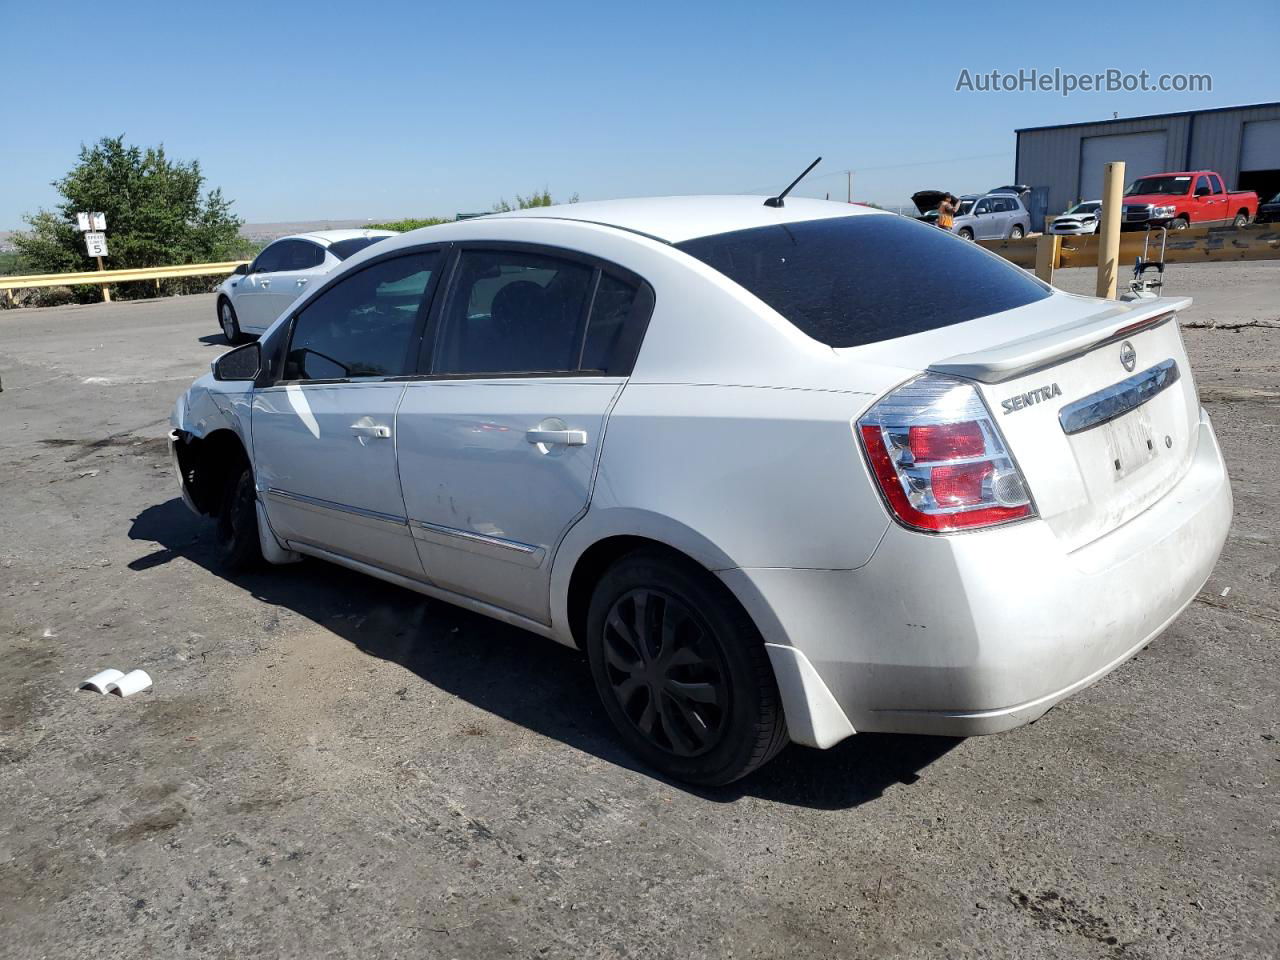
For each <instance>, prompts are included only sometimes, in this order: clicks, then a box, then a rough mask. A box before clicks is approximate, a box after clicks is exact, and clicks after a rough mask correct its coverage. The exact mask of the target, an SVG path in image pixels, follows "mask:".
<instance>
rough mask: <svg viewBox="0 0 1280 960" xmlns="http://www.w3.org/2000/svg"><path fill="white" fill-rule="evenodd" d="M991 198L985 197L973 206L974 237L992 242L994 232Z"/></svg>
mask: <svg viewBox="0 0 1280 960" xmlns="http://www.w3.org/2000/svg"><path fill="white" fill-rule="evenodd" d="M992 219H993V217H992V212H991V198H990V197H983V198H982V199H981V200H979V201H978V202H977V203H975V204H974V205H973V235H974V237H976V238H977V239H979V240H990V239H991V237H992V236H994V234H993V232H992V230H993V227H992Z"/></svg>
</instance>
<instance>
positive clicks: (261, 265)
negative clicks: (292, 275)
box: [251, 240, 289, 273]
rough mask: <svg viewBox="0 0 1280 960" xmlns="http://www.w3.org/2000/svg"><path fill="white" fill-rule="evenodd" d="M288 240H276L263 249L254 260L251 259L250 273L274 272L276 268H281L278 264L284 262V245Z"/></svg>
mask: <svg viewBox="0 0 1280 960" xmlns="http://www.w3.org/2000/svg"><path fill="white" fill-rule="evenodd" d="M288 242H289V241H287V240H277V241H276V242H275V243H273V244H271V246H269V247H267V248H266V249H265V250H263V251H262V252H261V253H260V254H258V257H257V259H256V260H254V261H253V269H252V271H251V272H252V273H274V272H275V271H277V270H283V269H284V268H283V267H282V266H280V265H281V264H282V263H284V254H285V249H284V248H285V246H286V244H287V243H288Z"/></svg>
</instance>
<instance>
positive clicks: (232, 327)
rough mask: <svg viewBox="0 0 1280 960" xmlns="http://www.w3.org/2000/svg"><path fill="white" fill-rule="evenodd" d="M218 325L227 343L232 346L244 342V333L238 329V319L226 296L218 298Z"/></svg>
mask: <svg viewBox="0 0 1280 960" xmlns="http://www.w3.org/2000/svg"><path fill="white" fill-rule="evenodd" d="M218 326H219V327H221V328H222V335H223V336H224V337H226V338H227V343H229V344H232V345H233V346H234V345H236V344H239V343H244V342H245V339H246V338H245V335H244V334H243V333H242V332H241V331H240V319H239V318H238V317H237V316H236V308H235V307H233V306H232V305H231V301H230V300H228V299H227V298H226V297H221V298H219V300H218Z"/></svg>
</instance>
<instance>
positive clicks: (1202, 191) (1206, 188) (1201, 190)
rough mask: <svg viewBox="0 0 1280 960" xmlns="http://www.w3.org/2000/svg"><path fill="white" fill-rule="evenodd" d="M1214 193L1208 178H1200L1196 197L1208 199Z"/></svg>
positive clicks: (1197, 183)
mask: <svg viewBox="0 0 1280 960" xmlns="http://www.w3.org/2000/svg"><path fill="white" fill-rule="evenodd" d="M1211 193H1213V187H1212V186H1210V185H1209V178H1208V177H1200V178H1199V179H1197V180H1196V196H1197V197H1207V196H1209V195H1210V194H1211Z"/></svg>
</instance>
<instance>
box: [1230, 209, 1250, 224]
mask: <svg viewBox="0 0 1280 960" xmlns="http://www.w3.org/2000/svg"><path fill="white" fill-rule="evenodd" d="M1232 224H1233V225H1234V226H1237V227H1247V226H1248V225H1249V213H1248V211H1246V210H1241V211H1240V212H1239V213H1237V214H1236V218H1235V220H1233V221H1232Z"/></svg>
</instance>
